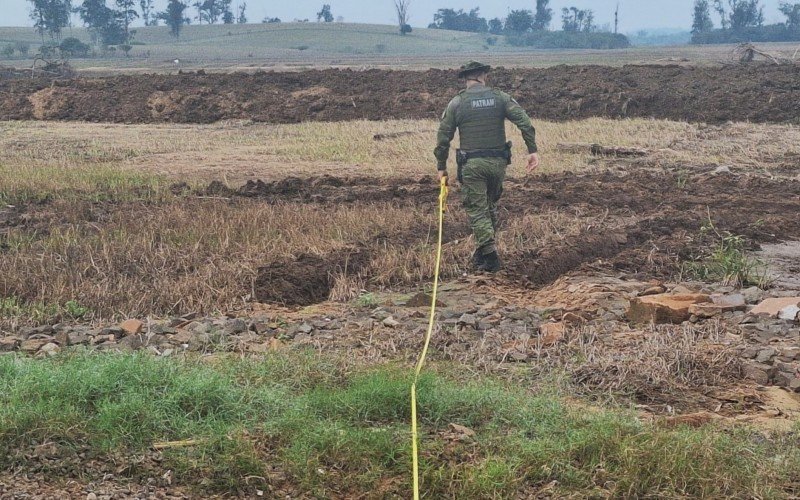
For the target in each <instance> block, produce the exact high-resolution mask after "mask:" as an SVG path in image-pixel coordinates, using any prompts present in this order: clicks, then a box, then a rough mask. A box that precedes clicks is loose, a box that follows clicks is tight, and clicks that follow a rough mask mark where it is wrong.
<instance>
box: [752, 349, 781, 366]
mask: <svg viewBox="0 0 800 500" xmlns="http://www.w3.org/2000/svg"><path fill="white" fill-rule="evenodd" d="M777 354H778V351H776V350H775V349H773V348H772V347H767V348H765V349H761V350H760V351H759V352H758V355H756V362H758V363H769V362H770V361H771V360H772V358H774V357H775V355H777Z"/></svg>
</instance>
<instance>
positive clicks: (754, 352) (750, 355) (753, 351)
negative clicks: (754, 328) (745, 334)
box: [739, 346, 761, 359]
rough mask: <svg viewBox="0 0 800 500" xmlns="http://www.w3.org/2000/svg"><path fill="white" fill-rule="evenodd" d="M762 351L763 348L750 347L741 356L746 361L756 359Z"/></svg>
mask: <svg viewBox="0 0 800 500" xmlns="http://www.w3.org/2000/svg"><path fill="white" fill-rule="evenodd" d="M760 351H761V348H760V347H758V346H750V347H748V348H746V349H745V350H744V351H742V353H741V354H740V355H739V356H741V357H743V358H745V359H755V357H756V356H758V353H759V352H760Z"/></svg>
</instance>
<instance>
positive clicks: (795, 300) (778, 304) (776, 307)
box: [750, 297, 800, 318]
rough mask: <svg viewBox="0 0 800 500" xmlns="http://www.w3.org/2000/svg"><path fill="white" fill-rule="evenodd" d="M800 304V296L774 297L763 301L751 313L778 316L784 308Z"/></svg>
mask: <svg viewBox="0 0 800 500" xmlns="http://www.w3.org/2000/svg"><path fill="white" fill-rule="evenodd" d="M798 304H800V297H773V298H770V299H765V300H763V301H761V303H760V304H758V305H757V306H756V307H755V308H753V310H751V311H750V314H752V315H755V316H769V317H773V318H777V317H778V315H779V314H780V313H781V311H782V310H784V309H786V308H787V307H789V306H795V307H797V306H798Z"/></svg>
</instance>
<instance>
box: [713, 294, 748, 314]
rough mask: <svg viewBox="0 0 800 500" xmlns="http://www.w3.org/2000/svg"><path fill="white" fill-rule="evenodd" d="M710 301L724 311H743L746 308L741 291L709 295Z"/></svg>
mask: <svg viewBox="0 0 800 500" xmlns="http://www.w3.org/2000/svg"><path fill="white" fill-rule="evenodd" d="M711 302H713V303H714V304H715V305H717V306H719V307H721V308H722V310H723V311H725V312H731V311H744V310H745V309H747V301H746V300H745V298H744V295H742V294H741V293H731V294H724V295H717V294H714V295H711Z"/></svg>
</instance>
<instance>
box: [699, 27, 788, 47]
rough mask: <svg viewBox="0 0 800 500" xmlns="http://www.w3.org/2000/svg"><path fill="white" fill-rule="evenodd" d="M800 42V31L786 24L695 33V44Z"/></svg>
mask: <svg viewBox="0 0 800 500" xmlns="http://www.w3.org/2000/svg"><path fill="white" fill-rule="evenodd" d="M797 41H800V29H798V28H794V27H789V26H787V25H785V24H770V25H767V26H752V27H748V28H740V29H735V30H734V29H727V30H721V29H717V30H713V31H707V32H704V33H695V34H694V35H693V36H692V43H694V44H700V45H702V44H712V43H744V42H762V43H763V42H797Z"/></svg>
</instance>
